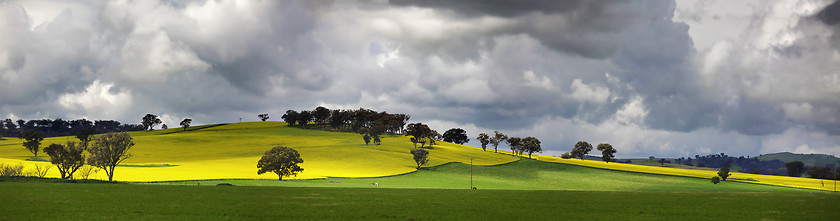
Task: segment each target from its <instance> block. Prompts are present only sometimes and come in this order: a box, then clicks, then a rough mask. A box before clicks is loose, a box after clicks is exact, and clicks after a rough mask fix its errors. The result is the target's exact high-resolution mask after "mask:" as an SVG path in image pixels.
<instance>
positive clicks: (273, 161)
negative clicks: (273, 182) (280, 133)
mask: <svg viewBox="0 0 840 221" xmlns="http://www.w3.org/2000/svg"><path fill="white" fill-rule="evenodd" d="M299 163H303V159H301V158H300V154H299V153H298V152H297V151H296V150H295V149H292V148H288V147H284V146H276V147H273V148H271V149H270V150H267V151H265V155H263V157H262V158H260V161H258V162H257V168H259V170H257V174H263V173H266V172H274V173H276V174H277V176H278V177H279V180H281V181H282V180H283V177H284V176H286V177H288V176H297V174H298V172H301V171H303V168H300V166H298V164H299Z"/></svg>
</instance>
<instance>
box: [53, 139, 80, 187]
mask: <svg viewBox="0 0 840 221" xmlns="http://www.w3.org/2000/svg"><path fill="white" fill-rule="evenodd" d="M82 152H84V149H83V148H82V146H81V145H79V146H76V143H75V142H73V141H67V145H66V146H65V145H61V144H50V145H49V146H47V147H45V148H44V153H47V155H49V156H50V163H52V164H54V165H55V167H57V168H58V172H59V173H60V174H61V179H68V178H69V179H72V178H73V173H75V172H76V170H78V169H79V167H82V166H84V165H85V155H84V154H82Z"/></svg>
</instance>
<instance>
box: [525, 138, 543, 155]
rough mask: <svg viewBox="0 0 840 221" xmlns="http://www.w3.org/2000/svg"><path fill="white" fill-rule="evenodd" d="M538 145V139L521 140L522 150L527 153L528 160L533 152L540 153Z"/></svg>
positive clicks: (540, 149) (540, 148)
mask: <svg viewBox="0 0 840 221" xmlns="http://www.w3.org/2000/svg"><path fill="white" fill-rule="evenodd" d="M540 144H541V142H540V139H537V138H535V137H525V138H523V139H522V149H524V150H525V151H527V152H528V158H531V154H532V153H534V152H537V153H542V147H541V146H540Z"/></svg>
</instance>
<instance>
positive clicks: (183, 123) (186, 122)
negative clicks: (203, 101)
mask: <svg viewBox="0 0 840 221" xmlns="http://www.w3.org/2000/svg"><path fill="white" fill-rule="evenodd" d="M190 124H192V119H189V118H184V120H182V121H181V127H183V128H184V131H187V128H188V127H190Z"/></svg>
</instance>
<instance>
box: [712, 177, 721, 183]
mask: <svg viewBox="0 0 840 221" xmlns="http://www.w3.org/2000/svg"><path fill="white" fill-rule="evenodd" d="M712 183H714V184H718V183H720V177H718V176H715V177H712Z"/></svg>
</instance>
